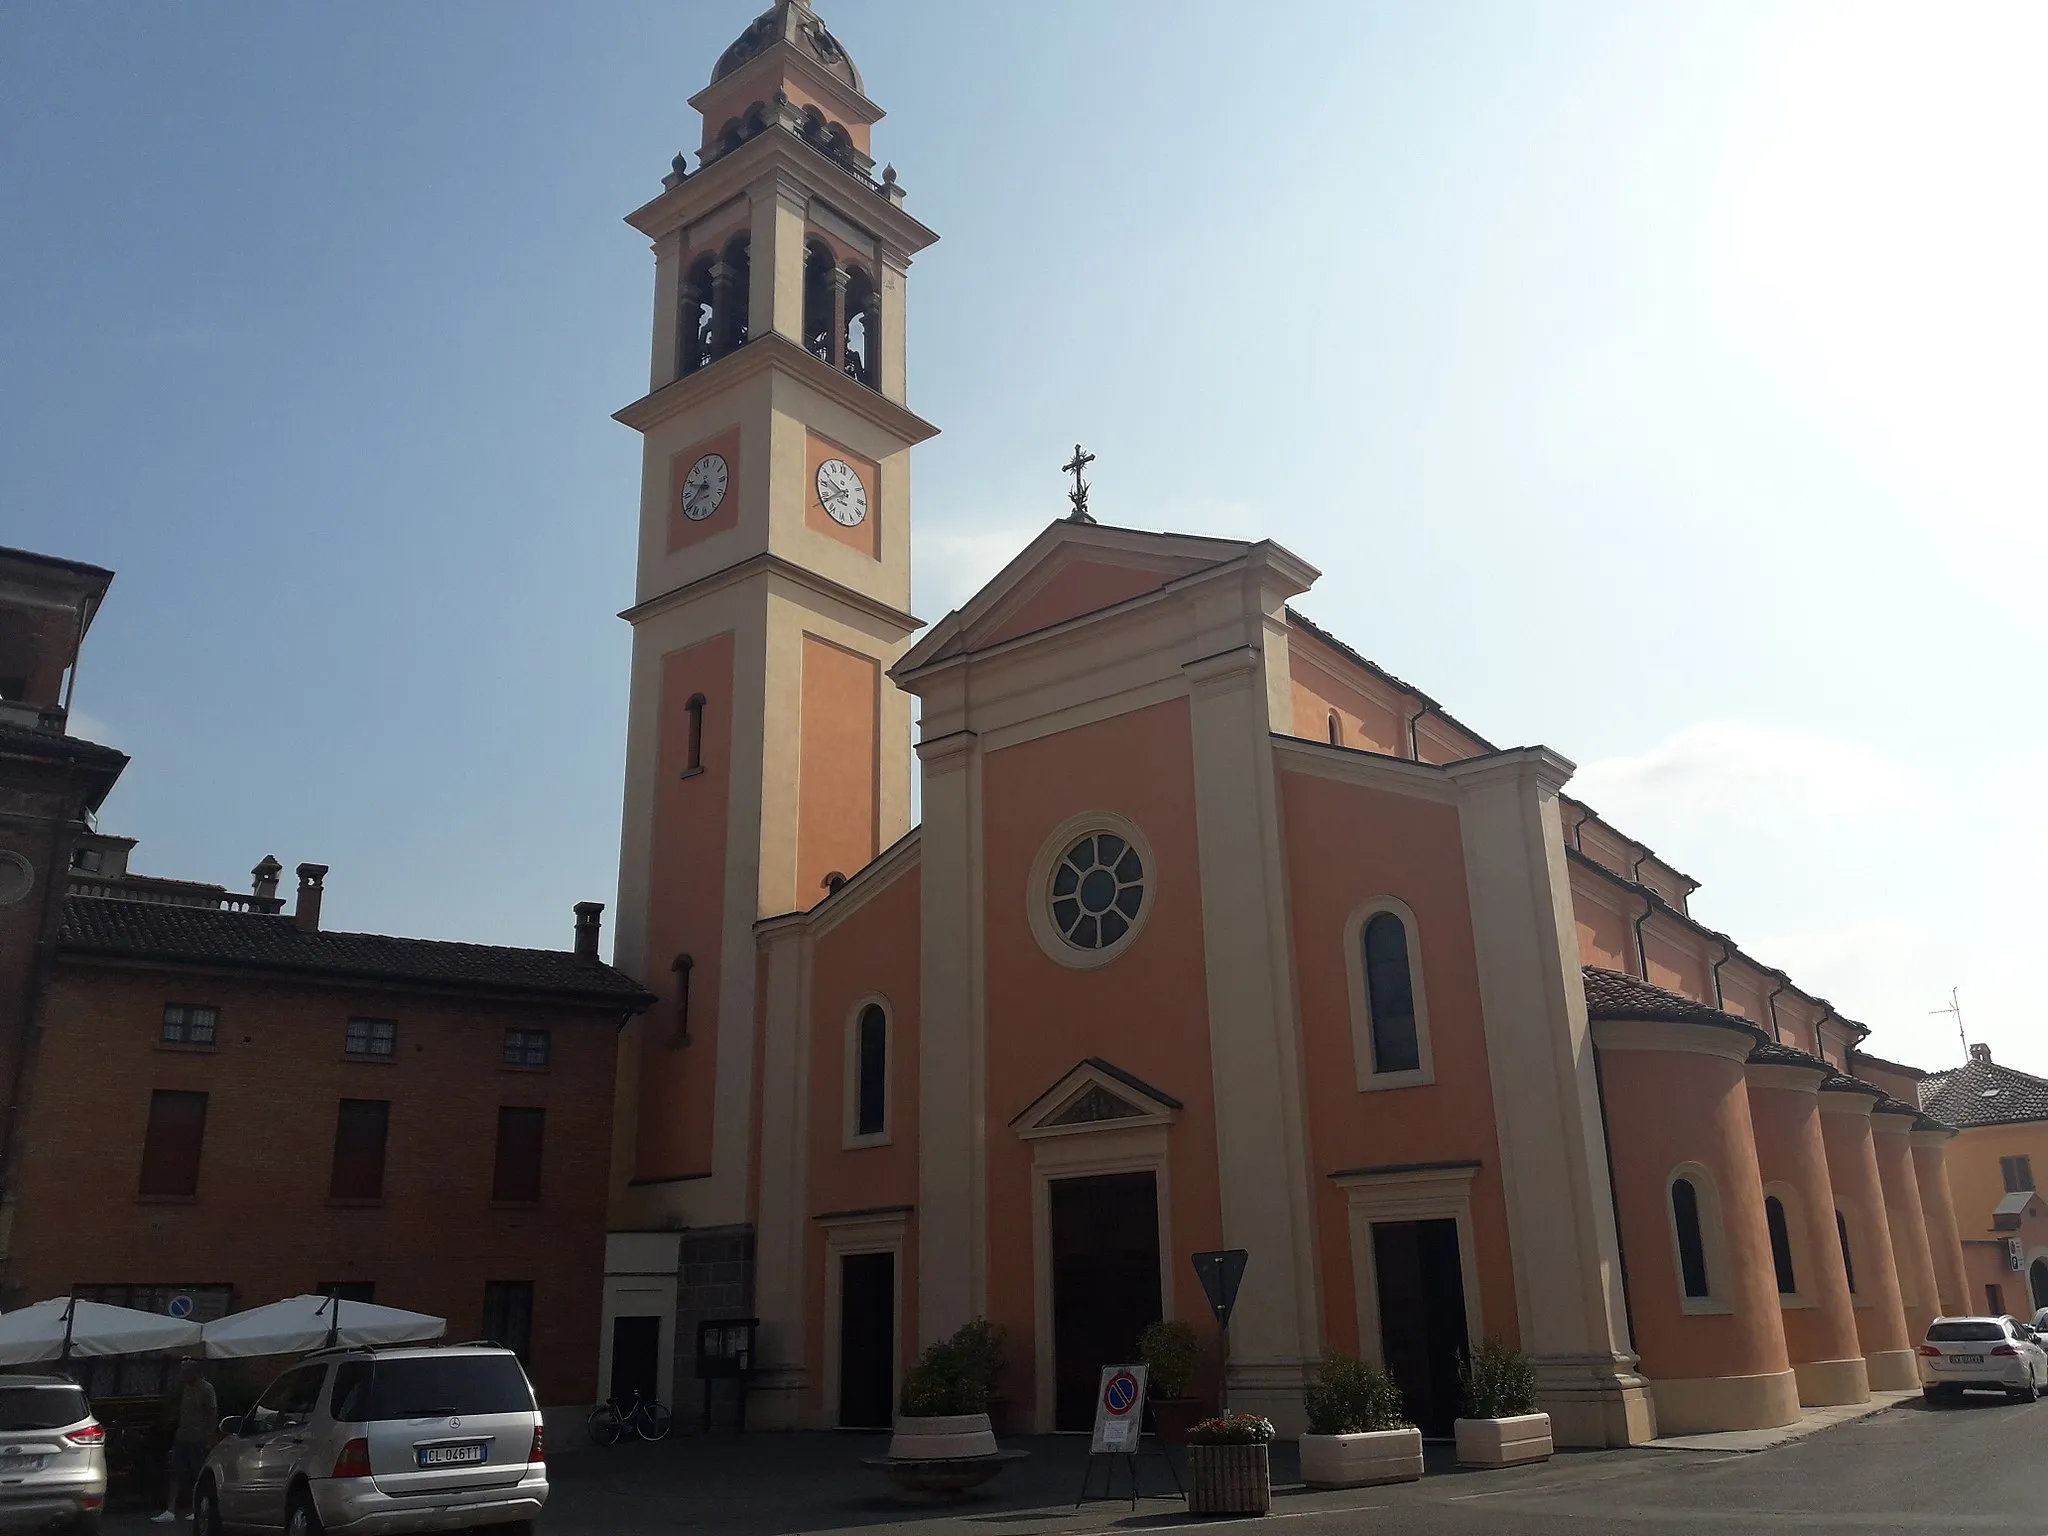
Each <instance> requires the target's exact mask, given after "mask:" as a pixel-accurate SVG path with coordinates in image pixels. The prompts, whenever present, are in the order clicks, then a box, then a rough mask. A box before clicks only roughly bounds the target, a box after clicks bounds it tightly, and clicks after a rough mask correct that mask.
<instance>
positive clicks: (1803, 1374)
mask: <svg viewBox="0 0 2048 1536" xmlns="http://www.w3.org/2000/svg"><path fill="white" fill-rule="evenodd" d="M1792 1374H1793V1375H1794V1376H1796V1377H1798V1379H1799V1406H1800V1407H1802V1408H1836V1407H1840V1406H1842V1405H1844V1404H1847V1403H1867V1402H1869V1401H1870V1371H1869V1368H1868V1367H1867V1366H1866V1365H1865V1364H1864V1363H1863V1357H1862V1356H1861V1355H1851V1356H1850V1357H1849V1358H1848V1359H1847V1360H1808V1361H1805V1362H1804V1363H1802V1362H1800V1361H1797V1360H1795V1361H1793V1362H1792Z"/></svg>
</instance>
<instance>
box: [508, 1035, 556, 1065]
mask: <svg viewBox="0 0 2048 1536" xmlns="http://www.w3.org/2000/svg"><path fill="white" fill-rule="evenodd" d="M548 1044H549V1041H548V1032H547V1031H546V1030H544V1029H508V1030H506V1031H505V1065H506V1066H508V1067H544V1066H546V1065H547V1064H548Z"/></svg>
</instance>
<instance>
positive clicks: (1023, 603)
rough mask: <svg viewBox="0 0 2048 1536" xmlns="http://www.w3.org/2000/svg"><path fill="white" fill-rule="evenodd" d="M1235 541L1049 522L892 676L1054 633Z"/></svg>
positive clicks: (1185, 572) (1201, 567) (1200, 567)
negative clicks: (1021, 639)
mask: <svg viewBox="0 0 2048 1536" xmlns="http://www.w3.org/2000/svg"><path fill="white" fill-rule="evenodd" d="M1252 547H1253V546H1252V545H1251V544H1249V543H1246V542H1245V541H1243V540H1240V539H1209V538H1196V537H1194V536H1192V535H1187V534H1177V533H1149V532H1146V531H1145V530H1143V529H1137V528H1109V527H1105V526H1103V525H1102V524H1100V523H1070V522H1066V521H1064V520H1062V521H1060V522H1057V523H1054V524H1053V525H1052V526H1051V527H1049V528H1047V529H1046V530H1045V531H1044V532H1043V533H1041V534H1039V536H1038V537H1037V538H1035V539H1033V540H1032V541H1031V542H1030V543H1029V544H1028V545H1026V546H1025V547H1024V549H1023V550H1022V551H1021V552H1020V553H1019V554H1018V555H1017V557H1016V559H1014V560H1012V561H1011V562H1010V563H1009V564H1008V565H1006V566H1004V567H1003V569H1002V570H1001V571H999V572H998V573H997V574H996V576H995V577H994V579H992V580H991V581H990V582H989V583H988V584H987V585H986V586H984V587H983V588H982V589H981V590H980V591H979V592H977V593H975V595H974V596H973V597H972V598H970V599H968V601H967V602H966V603H965V604H963V605H962V606H961V607H959V608H957V609H955V610H954V611H953V612H951V613H949V614H947V615H946V617H945V618H943V619H941V620H940V621H939V622H938V623H937V624H935V625H933V626H932V628H931V631H930V633H928V634H927V635H926V636H925V637H924V638H923V639H922V640H920V641H919V642H918V643H917V644H916V645H915V646H913V647H912V648H911V650H910V652H909V653H908V654H907V655H906V656H905V657H904V658H903V660H902V661H900V662H898V663H897V664H896V666H895V667H894V668H893V669H892V672H893V673H894V674H895V675H897V676H899V677H901V676H904V675H907V674H908V673H911V672H914V671H916V670H918V669H919V668H921V667H926V666H930V665H931V664H933V663H934V662H939V661H944V660H946V659H948V658H950V657H954V656H959V655H964V654H967V653H969V652H973V651H981V650H987V649H989V648H990V647H992V646H997V645H1001V644H1004V643H1005V642H1007V641H1011V640H1016V639H1019V638H1021V637H1023V636H1025V635H1029V634H1036V633H1038V632H1039V631H1041V630H1047V629H1052V628H1056V627H1057V626H1059V625H1062V624H1066V623H1068V622H1070V621H1072V620H1074V619H1078V618H1081V617H1083V616H1085V615H1087V614H1090V613H1099V612H1101V611H1103V610H1104V609H1108V608H1115V607H1118V606H1119V605H1121V604H1124V603H1128V602H1131V601H1132V600H1134V599H1137V598H1141V597H1144V596H1146V595H1148V594H1150V593H1153V592H1157V591H1159V590H1160V589H1161V588H1163V587H1167V586H1170V585H1172V584H1173V583H1174V582H1176V581H1179V580H1181V579H1182V578H1184V577H1188V576H1193V575H1195V574H1197V573H1199V572H1201V571H1206V570H1209V569H1211V568H1213V567H1215V566H1218V565H1224V564H1227V563H1229V562H1230V561H1233V560H1237V559H1241V558H1242V557H1243V556H1244V555H1245V554H1246V552H1247V551H1249V550H1250V549H1251V548H1252Z"/></svg>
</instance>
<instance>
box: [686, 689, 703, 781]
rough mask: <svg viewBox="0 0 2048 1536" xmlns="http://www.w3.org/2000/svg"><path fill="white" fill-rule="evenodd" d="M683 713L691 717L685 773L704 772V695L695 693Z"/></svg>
mask: <svg viewBox="0 0 2048 1536" xmlns="http://www.w3.org/2000/svg"><path fill="white" fill-rule="evenodd" d="M683 713H685V714H686V715H688V716H689V717H690V737H689V742H688V745H687V747H686V749H685V751H686V756H685V758H684V761H683V773H684V774H685V775H689V774H692V773H702V772H703V771H704V695H703V694H701V693H693V694H691V695H690V702H689V703H687V704H685V705H684V706H683Z"/></svg>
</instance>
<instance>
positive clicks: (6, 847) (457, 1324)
mask: <svg viewBox="0 0 2048 1536" xmlns="http://www.w3.org/2000/svg"><path fill="white" fill-rule="evenodd" d="M110 580H111V577H110V575H109V573H107V572H105V571H101V570H99V569H98V568H96V567H91V566H81V565H76V564H73V563H71V562H63V561H52V560H47V559H45V558H44V557H41V556H30V555H21V554H17V553H14V552H0V689H4V690H5V693H6V699H5V702H4V703H0V1072H4V1073H5V1074H6V1075H7V1077H8V1079H9V1082H10V1084H11V1086H12V1090H13V1091H12V1092H11V1093H10V1094H9V1096H8V1099H7V1101H6V1102H7V1103H8V1104H9V1105H13V1106H19V1110H18V1112H17V1113H16V1115H15V1117H14V1119H15V1123H13V1124H11V1125H9V1126H7V1127H6V1131H7V1135H8V1140H7V1148H8V1160H7V1163H6V1167H5V1172H4V1184H0V1189H4V1206H0V1209H4V1216H5V1219H4V1226H0V1306H4V1307H15V1306H19V1305H21V1304H23V1303H24V1302H27V1301H33V1300H40V1299H42V1298H44V1297H48V1296H53V1295H63V1294H66V1293H74V1294H78V1295H83V1296H89V1297H92V1298H95V1299H99V1300H105V1301H112V1302H115V1303H119V1304H125V1305H131V1306H141V1307H145V1308H149V1309H152V1310H172V1309H173V1307H174V1304H176V1308H175V1309H176V1310H178V1311H180V1312H183V1311H185V1310H186V1307H187V1306H188V1305H189V1308H190V1312H191V1315H192V1316H195V1317H197V1318H199V1319H201V1320H205V1319H206V1318H209V1317H213V1316H218V1315H221V1314H223V1313H225V1312H228V1311H231V1310H237V1309H240V1308H242V1307H246V1306H251V1305H257V1304H261V1303H263V1302H268V1301H273V1300H276V1299H278V1298H280V1297H284V1296H289V1295H293V1294H296V1293H298V1292H302V1291H314V1290H321V1291H325V1290H330V1289H336V1290H339V1291H340V1292H341V1293H342V1294H344V1295H348V1296H352V1297H356V1298H359V1299H364V1300H375V1301H379V1302H384V1303H387V1304H390V1305H395V1306H401V1307H407V1308H411V1309H414V1310H418V1311H424V1312H431V1313H436V1314H438V1315H441V1316H445V1317H446V1318H447V1319H448V1322H449V1331H450V1334H451V1335H452V1336H453V1337H457V1338H475V1337H490V1338H496V1339H500V1340H502V1341H503V1342H506V1343H508V1344H512V1345H513V1346H515V1347H517V1348H518V1349H520V1351H521V1352H522V1353H523V1354H524V1355H525V1356H526V1357H527V1361H528V1366H529V1370H530V1372H531V1374H532V1376H533V1379H534V1385H535V1388H536V1390H537V1391H538V1392H539V1393H540V1395H541V1398H542V1400H543V1401H544V1402H574V1401H588V1400H590V1398H592V1397H593V1396H594V1395H595V1393H594V1387H595V1367H596V1363H597V1358H598V1341H597V1329H598V1321H599V1317H600V1316H601V1313H602V1303H601V1292H602V1286H603V1279H602V1276H603V1262H604V1244H605V1227H606V1200H607V1191H606V1183H607V1180H606V1172H607V1167H608V1163H609V1159H610V1155H611V1112H612V1100H613V1094H614V1077H615V1069H616V1062H617V1044H616V1037H617V1031H618V1028H619V1026H620V1025H621V1024H622V1023H623V1022H624V1020H625V1019H626V1018H628V1017H629V1016H630V1015H631V1014H632V1013H633V1012H635V1011H637V1010H638V1009H640V1008H641V1007H644V1006H645V1005H646V1004H647V1003H648V1002H650V1001H651V999H650V998H649V997H648V996H647V995H646V994H645V993H643V992H642V991H641V989H640V988H639V986H638V985H637V984H636V983H634V982H633V981H631V980H630V979H629V978H627V977H626V976H625V975H623V974H622V973H621V972H619V971H616V970H614V969H612V968H611V967H610V966H608V965H605V964H604V963H603V962H602V961H601V960H600V959H599V958H598V939H599V919H600V914H601V913H602V911H603V908H602V907H601V906H599V905H598V904H596V903H583V904H581V905H579V906H578V907H577V908H576V925H575V934H574V938H575V942H574V946H573V948H571V949H568V950H532V949H512V948H504V947H499V946H493V945H482V944H457V943H446V942H440V941H436V940H430V939H412V938H398V937H391V936H387V935H381V934H358V933H336V932H331V931H328V930H326V929H324V928H323V927H322V926H321V921H320V907H321V897H322V893H323V890H324V881H325V876H326V874H327V870H326V868H325V867H324V866H321V865H316V864H302V865H300V866H299V888H298V893H297V899H296V901H295V903H294V904H293V908H292V910H291V911H289V912H287V911H285V910H284V908H285V902H284V901H283V899H281V898H280V897H279V895H278V894H277V886H278V876H279V874H280V873H281V866H280V865H279V864H278V862H277V861H276V860H275V859H271V858H266V859H265V860H264V861H263V862H262V863H261V864H259V865H258V866H257V867H256V869H255V871H254V872H253V873H254V876H255V882H254V886H253V889H252V890H251V891H250V892H249V893H248V894H242V893H236V892H230V891H228V890H226V889H225V888H224V887H222V886H219V885H213V884H208V883H205V882H199V881H189V880H167V879H161V878H157V877H152V876H147V875H141V874H137V873H135V872H133V871H131V870H130V869H129V868H128V857H129V853H130V850H131V849H132V848H133V846H134V844H133V840H132V839H128V838H121V837H113V836H109V835H106V834H103V833H100V832H97V831H95V830H94V829H93V828H92V827H91V826H90V824H89V821H90V816H91V813H92V812H94V811H95V810H96V809H97V808H98V806H99V804H100V803H101V801H102V800H103V799H104V798H105V796H106V793H107V791H108V790H109V789H111V787H112V786H113V784H114V781H115V779H116V778H117V777H118V776H119V774H120V772H121V770H122V768H123V767H125V766H126V763H127V759H126V758H125V757H124V756H123V755H122V754H120V753H118V752H114V751H112V750H111V749H108V748H105V747H100V746H96V745H94V744H92V743H89V742H84V741H80V740H79V739H77V738H76V737H73V736H71V735H69V734H68V733H67V732H66V730H65V728H64V727H65V720H66V705H67V703H68V696H67V694H66V693H65V692H64V691H63V690H64V689H65V687H66V682H65V680H66V679H67V678H68V676H69V675H70V672H71V670H72V669H73V667H74V666H75V661H76V656H77V648H78V643H79V641H80V640H81V639H82V638H83V635H84V632H85V628H86V625H87V624H88V623H89V622H90V617H91V613H92V610H93V608H94V607H96V605H97V603H98V601H99V598H100V597H101V596H102V595H103V594H104V592H105V590H106V586H107V583H108V581H110ZM180 1298H183V1299H184V1300H183V1301H182V1302H181V1301H180V1300H179V1299H180ZM86 1369H87V1371H88V1372H89V1373H90V1377H91V1379H90V1380H89V1382H88V1385H89V1386H90V1387H92V1389H93V1390H94V1391H95V1392H96V1394H99V1395H114V1394H120V1393H124V1392H138V1391H153V1390H155V1389H157V1387H159V1386H160V1385H161V1380H160V1378H161V1376H162V1373H163V1370H164V1367H163V1365H162V1363H161V1362H149V1361H129V1362H112V1361H109V1362H93V1363H90V1364H88V1365H87V1366H86Z"/></svg>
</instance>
